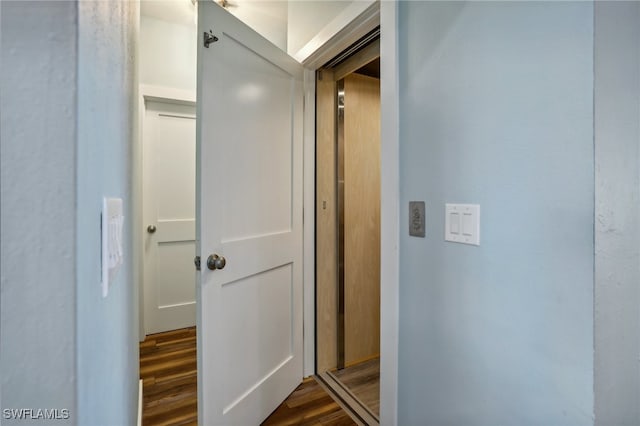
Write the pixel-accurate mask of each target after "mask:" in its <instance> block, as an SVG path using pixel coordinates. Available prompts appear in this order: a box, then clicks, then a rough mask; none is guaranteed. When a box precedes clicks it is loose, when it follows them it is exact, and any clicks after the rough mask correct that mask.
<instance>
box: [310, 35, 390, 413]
mask: <svg viewBox="0 0 640 426" xmlns="http://www.w3.org/2000/svg"><path fill="white" fill-rule="evenodd" d="M364 40H366V42H363V41H360V42H358V43H356V44H355V46H356V48H355V49H353V50H352V51H351V52H349V53H348V54H341V55H339V56H338V57H337V58H338V59H336V60H334V61H330V62H329V64H328V65H326V66H325V67H323V68H322V69H320V70H319V71H318V72H317V79H316V348H317V349H316V372H317V374H318V376H319V377H320V378H321V379H322V380H323V381H324V382H325V384H327V385H328V386H329V387H331V389H332V390H333V391H334V392H335V393H336V394H337V395H338V396H339V397H340V398H341V399H343V400H344V401H345V402H348V403H349V405H350V407H351V409H352V410H353V411H354V413H355V414H356V415H358V416H359V417H360V418H361V419H362V420H363V421H365V423H367V424H372V423H373V422H375V423H377V422H378V421H379V406H380V42H379V29H377V30H376V31H374V32H372V33H370V34H368V35H367V36H365V39H364Z"/></svg>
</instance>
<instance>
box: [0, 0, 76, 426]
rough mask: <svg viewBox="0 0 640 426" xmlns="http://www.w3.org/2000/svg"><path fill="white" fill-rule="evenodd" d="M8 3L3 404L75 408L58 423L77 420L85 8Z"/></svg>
mask: <svg viewBox="0 0 640 426" xmlns="http://www.w3.org/2000/svg"><path fill="white" fill-rule="evenodd" d="M0 8H1V9H0V10H1V13H2V24H1V28H2V60H1V61H2V86H1V88H0V91H1V93H2V95H1V96H0V99H1V104H0V116H1V119H2V124H1V125H0V129H1V130H0V131H1V136H0V140H1V141H2V152H1V153H0V159H1V161H2V167H1V170H2V178H1V179H0V182H1V183H2V200H1V201H0V207H1V209H2V211H1V213H0V217H1V220H2V225H1V228H2V229H1V230H0V235H1V238H2V247H1V248H0V253H1V254H2V262H1V265H0V274H1V276H2V280H1V282H2V290H1V292H0V295H1V298H2V307H1V308H0V311H1V319H0V337H1V339H2V340H1V342H0V361H1V370H0V377H1V380H2V389H1V391H0V392H1V393H2V405H1V408H2V409H12V408H13V409H20V408H33V409H37V408H42V409H45V408H47V409H59V410H62V409H67V410H69V416H70V418H69V419H67V420H56V421H55V423H56V424H59V425H65V424H74V423H75V422H76V420H77V410H76V377H75V374H76V371H75V337H76V336H75V333H74V327H75V320H76V318H75V303H74V301H75V293H76V289H75V264H76V250H75V235H76V234H75V233H76V227H75V208H74V205H75V195H76V192H75V189H76V187H75V182H76V168H75V147H76V121H75V111H76V69H77V34H76V28H77V26H76V23H77V10H76V7H75V4H74V3H73V2H41V3H36V2H24V1H22V2H9V1H2V2H0ZM34 29H35V30H34ZM4 417H5V416H4V412H2V413H0V423H1V424H3V425H10V424H45V423H46V422H43V421H42V420H34V421H33V422H29V421H15V422H14V421H12V420H8V419H5V418H4Z"/></svg>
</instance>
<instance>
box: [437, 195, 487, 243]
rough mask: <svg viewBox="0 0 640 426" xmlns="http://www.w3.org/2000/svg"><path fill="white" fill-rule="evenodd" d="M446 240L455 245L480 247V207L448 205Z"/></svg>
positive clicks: (473, 205) (474, 205)
mask: <svg viewBox="0 0 640 426" xmlns="http://www.w3.org/2000/svg"><path fill="white" fill-rule="evenodd" d="M444 239H445V241H451V242H454V243H462V244H471V245H474V246H479V245H480V205H478V204H446V205H445V224H444Z"/></svg>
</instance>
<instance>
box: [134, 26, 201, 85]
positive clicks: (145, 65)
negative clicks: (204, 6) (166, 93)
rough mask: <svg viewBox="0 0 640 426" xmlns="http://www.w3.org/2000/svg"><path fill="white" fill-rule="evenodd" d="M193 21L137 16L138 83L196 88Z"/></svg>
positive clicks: (194, 30) (194, 28) (195, 39)
mask: <svg viewBox="0 0 640 426" xmlns="http://www.w3.org/2000/svg"><path fill="white" fill-rule="evenodd" d="M196 43H197V35H196V26H195V23H192V24H191V25H181V24H176V23H172V22H168V21H164V20H161V19H156V18H152V17H148V16H142V17H141V19H140V83H141V84H149V85H154V86H163V87H173V88H176V89H181V90H190V91H193V92H195V90H196V63H197V59H196V52H197V44H196Z"/></svg>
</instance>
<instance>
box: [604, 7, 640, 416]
mask: <svg viewBox="0 0 640 426" xmlns="http://www.w3.org/2000/svg"><path fill="white" fill-rule="evenodd" d="M595 12H596V16H595V18H596V19H595V24H596V30H595V36H596V37H595V119H596V121H595V154H596V212H595V214H596V221H595V226H596V228H595V230H596V234H595V237H596V240H595V241H596V247H595V248H596V252H595V259H596V264H595V272H596V285H595V414H596V424H597V425H602V426H607V425H617V426H623V425H629V426H630V425H639V424H640V3H639V2H596V5H595Z"/></svg>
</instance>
